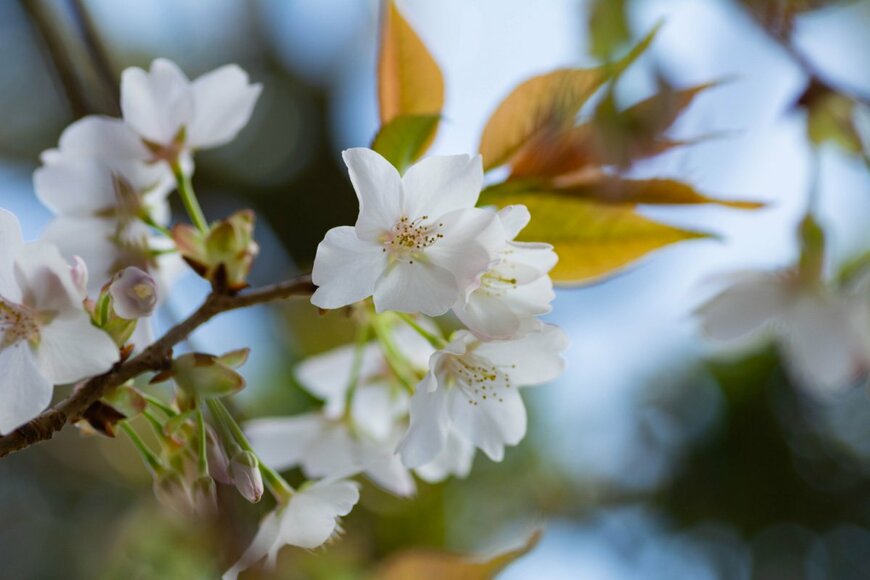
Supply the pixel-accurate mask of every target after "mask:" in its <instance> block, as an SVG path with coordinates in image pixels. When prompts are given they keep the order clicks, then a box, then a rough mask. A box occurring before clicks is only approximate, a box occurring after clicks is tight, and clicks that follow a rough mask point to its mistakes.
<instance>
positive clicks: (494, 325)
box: [453, 289, 520, 338]
mask: <svg viewBox="0 0 870 580" xmlns="http://www.w3.org/2000/svg"><path fill="white" fill-rule="evenodd" d="M501 298H502V297H501V296H498V295H491V294H490V293H488V292H487V291H486V290H485V289H478V290H476V291H474V292H473V293H472V294H471V296H469V297H468V301H467V302H464V301H463V300H462V299H460V300H458V301H457V303H456V305H455V306H454V307H453V312H454V314H456V317H457V318H459V320H460V321H462V323H463V324H464V325H465V326H467V327H468V328H469V329H471V330H472V331H474V333H475V334H478V335H480V336H483V337H486V338H510V337H512V336H514V335H515V334H516V333H517V331H518V330H519V328H520V318H519V316H517V314H516V313H514V312H513V311H512V310H511V308H510V307H509V306H508V304H507V303H506V302H505V301H504V300H502V299H501Z"/></svg>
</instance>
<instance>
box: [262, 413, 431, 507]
mask: <svg viewBox="0 0 870 580" xmlns="http://www.w3.org/2000/svg"><path fill="white" fill-rule="evenodd" d="M387 426H388V427H390V426H391V425H390V423H387ZM245 432H246V434H247V435H248V438H249V439H250V441H251V444H252V445H253V447H254V449H255V450H256V452H257V454H258V455H259V456H260V459H262V460H263V461H264V462H265V463H266V465H269V466H270V467H272V468H274V469H278V470H284V469H288V468H290V467H295V466H297V465H298V466H301V467H302V471H303V472H304V473H305V475H306V476H308V477H314V478H319V477H334V476H337V475H346V474H348V473H357V472H362V473H363V474H364V475H365V476H366V477H368V478H369V479H370V480H372V481H373V482H374V483H376V484H377V485H379V486H381V487H382V488H384V489H385V490H387V491H389V492H391V493H394V494H396V495H399V496H408V495H411V494H413V493H414V489H415V486H414V480H413V478H412V477H411V474H410V473H409V472H408V470H407V468H405V466H404V465H402V462H401V461H400V460H399V457H398V456H397V455H396V454H395V452H394V451H395V448H396V443H397V442H398V440H399V437H400V436H401V433H402V431H401V430H397V429H396V428H395V427H393V431H392V433H390V434H389V435H388V436H387V437H385V438H383V439H377V438H375V437H372V436H371V434H370V433H366V432H359V431H355V430H354V429H353V428H352V425H351V424H350V423H349V422H348V421H346V420H341V419H338V420H336V419H329V418H327V417H325V416H324V415H322V414H321V413H308V414H304V415H297V416H295V417H276V418H269V419H258V420H255V421H251V422H249V423H247V424H246V426H245Z"/></svg>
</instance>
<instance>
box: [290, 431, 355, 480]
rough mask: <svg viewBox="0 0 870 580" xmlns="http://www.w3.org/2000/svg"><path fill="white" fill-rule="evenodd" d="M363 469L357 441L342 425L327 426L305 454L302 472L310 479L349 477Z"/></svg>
mask: <svg viewBox="0 0 870 580" xmlns="http://www.w3.org/2000/svg"><path fill="white" fill-rule="evenodd" d="M361 469H362V462H361V458H360V457H359V454H358V452H357V444H356V441H355V440H354V439H353V438H352V437H351V436H350V433H348V430H347V426H346V425H343V424H340V423H332V424H329V423H327V424H325V425H324V428H323V431H322V432H321V433H320V435H319V436H318V437H316V438H315V439H314V440H313V441H312V442H311V444H310V445H309V447H308V449H307V450H306V452H305V457H304V458H303V460H302V470H303V471H304V472H305V475H307V476H308V477H334V476H348V475H350V474H352V473H357V472H359V471H360V470H361Z"/></svg>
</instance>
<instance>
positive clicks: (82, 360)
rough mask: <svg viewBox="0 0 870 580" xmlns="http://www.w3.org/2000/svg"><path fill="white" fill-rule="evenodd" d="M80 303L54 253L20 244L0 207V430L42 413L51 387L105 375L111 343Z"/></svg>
mask: <svg viewBox="0 0 870 580" xmlns="http://www.w3.org/2000/svg"><path fill="white" fill-rule="evenodd" d="M75 268H79V269H80V268H81V264H80V263H79V264H76V266H75ZM81 276H82V273H81V272H80V271H79V273H78V275H77V277H78V278H79V282H80V281H81ZM84 299H85V295H84V294H83V293H82V292H81V288H80V284H77V283H76V280H75V279H74V277H73V272H72V270H71V268H70V265H69V264H67V262H66V261H65V260H64V259H63V257H62V256H61V255H60V252H59V251H58V250H57V248H55V247H54V246H52V245H49V244H45V243H35V244H27V245H25V244H24V242H23V240H22V237H21V228H20V225H19V223H18V219H17V218H16V217H15V216H14V215H13V214H11V213H9V212H7V211H5V210H0V401H2V405H0V433H8V432H9V431H11V430H13V429H14V428H16V427H18V426H19V425H21V424H22V423H25V422H26V421H29V420H30V419H32V418H34V417H35V416H36V415H38V414H39V413H40V412H41V411H42V410H43V409H45V407H46V406H48V404H49V402H50V401H51V393H52V386H53V385H55V384H65V383H72V382H75V381H78V380H80V379H83V378H86V377H90V376H93V375H96V374H99V373H102V372H105V371H107V370H109V368H110V367H111V366H112V365H113V364H114V363H115V362H116V361H117V360H118V358H119V353H118V348H117V347H116V346H115V343H114V342H113V341H112V339H111V338H110V337H109V336H108V335H107V334H106V333H104V332H103V331H101V330H98V329H97V328H95V327H94V326H92V325H91V319H90V316H88V314H87V313H86V312H85V310H84V306H83V301H84Z"/></svg>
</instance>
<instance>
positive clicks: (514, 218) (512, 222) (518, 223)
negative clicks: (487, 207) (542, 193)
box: [498, 204, 532, 240]
mask: <svg viewBox="0 0 870 580" xmlns="http://www.w3.org/2000/svg"><path fill="white" fill-rule="evenodd" d="M498 219H499V220H500V221H501V226H502V228H504V233H505V237H506V238H507V239H508V240H513V239H514V238H516V237H517V235H518V234H519V233H520V231H522V229H523V228H524V227H526V226H527V225H529V221H531V219H532V214H530V213H529V208H527V207H526V206H524V205H521V204H517V205H508V206H506V207H503V208H502V209H500V210H499V211H498Z"/></svg>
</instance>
